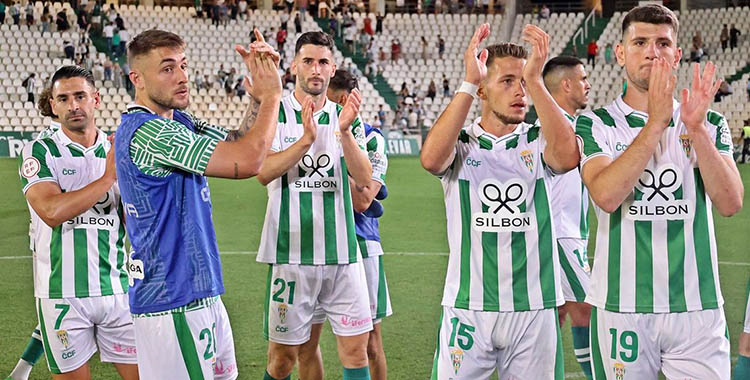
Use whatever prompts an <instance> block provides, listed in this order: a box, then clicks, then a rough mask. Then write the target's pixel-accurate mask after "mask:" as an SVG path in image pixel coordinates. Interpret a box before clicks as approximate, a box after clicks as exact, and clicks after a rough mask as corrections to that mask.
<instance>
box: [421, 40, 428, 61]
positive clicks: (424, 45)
mask: <svg viewBox="0 0 750 380" xmlns="http://www.w3.org/2000/svg"><path fill="white" fill-rule="evenodd" d="M428 46H429V44H428V43H427V39H426V38H424V36H422V59H425V60H426V59H427V47H428Z"/></svg>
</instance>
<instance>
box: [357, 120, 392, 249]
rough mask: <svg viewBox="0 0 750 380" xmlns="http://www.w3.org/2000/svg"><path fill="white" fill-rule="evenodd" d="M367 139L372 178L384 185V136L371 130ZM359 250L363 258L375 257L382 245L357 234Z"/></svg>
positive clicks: (386, 162)
mask: <svg viewBox="0 0 750 380" xmlns="http://www.w3.org/2000/svg"><path fill="white" fill-rule="evenodd" d="M365 138H366V139H367V143H366V145H365V146H366V147H367V156H368V157H369V158H370V164H372V179H373V180H375V181H378V182H380V184H381V185H385V173H386V172H387V171H388V156H387V155H386V154H385V138H384V137H383V135H381V134H380V133H378V132H375V131H372V132H370V134H369V135H367V136H366V137H365ZM357 243H359V250H360V252H362V257H363V258H368V257H376V256H380V255H382V254H383V246H382V245H381V244H380V242H379V241H377V240H366V239H365V238H363V237H362V236H359V235H357Z"/></svg>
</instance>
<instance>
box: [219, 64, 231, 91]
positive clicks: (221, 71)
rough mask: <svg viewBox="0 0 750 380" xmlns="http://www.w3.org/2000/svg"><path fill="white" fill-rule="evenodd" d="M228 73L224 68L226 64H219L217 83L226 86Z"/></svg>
mask: <svg viewBox="0 0 750 380" xmlns="http://www.w3.org/2000/svg"><path fill="white" fill-rule="evenodd" d="M228 74H229V73H228V72H226V71H225V70H224V64H223V63H222V64H221V65H219V70H217V71H216V83H218V84H219V87H224V81H226V79H227V75H228Z"/></svg>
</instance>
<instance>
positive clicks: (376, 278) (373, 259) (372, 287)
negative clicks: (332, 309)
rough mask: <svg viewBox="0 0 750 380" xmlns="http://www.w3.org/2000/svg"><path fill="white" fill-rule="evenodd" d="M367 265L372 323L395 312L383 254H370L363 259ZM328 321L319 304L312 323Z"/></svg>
mask: <svg viewBox="0 0 750 380" xmlns="http://www.w3.org/2000/svg"><path fill="white" fill-rule="evenodd" d="M362 265H364V267H365V278H367V294H368V296H369V298H370V315H371V316H372V324H378V323H380V322H381V321H382V320H383V318H385V317H387V316H389V315H391V314H393V310H391V297H390V294H389V293H388V284H387V282H386V280H385V268H383V256H382V255H378V256H370V257H365V258H364V259H362ZM325 321H326V313H325V312H324V311H323V309H322V308H321V307H320V305H318V306H317V307H316V308H315V312H314V313H313V319H312V323H313V324H314V325H319V324H322V323H324V322H325Z"/></svg>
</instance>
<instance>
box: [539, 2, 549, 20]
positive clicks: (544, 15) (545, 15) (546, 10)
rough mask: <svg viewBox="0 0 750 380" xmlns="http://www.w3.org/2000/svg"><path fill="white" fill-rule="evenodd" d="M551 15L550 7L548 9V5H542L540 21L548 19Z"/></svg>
mask: <svg viewBox="0 0 750 380" xmlns="http://www.w3.org/2000/svg"><path fill="white" fill-rule="evenodd" d="M549 15H550V10H549V7H547V4H542V10H541V11H539V19H540V20H543V19H548V18H549Z"/></svg>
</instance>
